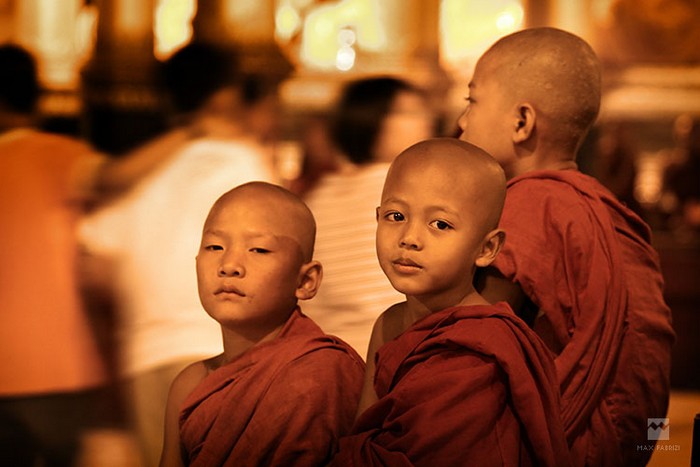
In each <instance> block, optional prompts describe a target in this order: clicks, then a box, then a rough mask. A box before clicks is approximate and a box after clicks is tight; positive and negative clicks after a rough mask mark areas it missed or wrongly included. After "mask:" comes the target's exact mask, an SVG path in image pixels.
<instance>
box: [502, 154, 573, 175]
mask: <svg viewBox="0 0 700 467" xmlns="http://www.w3.org/2000/svg"><path fill="white" fill-rule="evenodd" d="M537 170H578V164H576V160H575V159H574V156H572V155H570V154H556V155H555V154H550V155H548V156H547V157H530V158H527V159H522V160H520V161H518V163H516V164H515V165H514V167H513V170H511V171H509V173H508V178H515V177H517V176H518V175H522V174H525V173H527V172H534V171H537Z"/></svg>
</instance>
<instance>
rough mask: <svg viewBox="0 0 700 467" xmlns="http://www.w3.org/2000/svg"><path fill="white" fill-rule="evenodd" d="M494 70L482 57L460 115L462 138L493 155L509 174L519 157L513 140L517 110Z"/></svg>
mask: <svg viewBox="0 0 700 467" xmlns="http://www.w3.org/2000/svg"><path fill="white" fill-rule="evenodd" d="M494 73H495V72H494V71H493V70H491V67H490V65H489V64H488V62H484V60H483V59H482V60H480V61H479V63H477V66H476V69H475V70H474V75H473V77H472V80H471V82H470V83H469V96H468V98H467V107H466V109H465V110H464V113H462V115H461V116H460V118H459V127H460V128H461V129H462V135H461V136H460V138H459V139H461V140H463V141H467V142H470V143H472V144H474V145H476V146H479V147H480V148H482V149H484V150H485V151H486V152H488V153H489V154H491V155H492V156H493V158H494V159H496V160H497V161H498V163H499V164H501V167H503V169H504V170H505V172H506V174H507V175H509V176H510V175H512V173H511V172H512V171H511V170H509V169H510V166H511V165H512V164H513V163H514V162H515V160H516V159H515V153H514V147H513V140H512V137H513V131H514V129H515V128H514V126H513V125H514V124H515V119H514V118H513V115H515V113H514V112H515V110H516V109H515V108H514V107H513V105H512V104H513V102H512V101H511V100H510V99H508V97H507V94H506V93H505V92H504V90H503V89H501V87H500V86H499V85H498V83H497V81H496V80H495V79H494V76H493V75H494Z"/></svg>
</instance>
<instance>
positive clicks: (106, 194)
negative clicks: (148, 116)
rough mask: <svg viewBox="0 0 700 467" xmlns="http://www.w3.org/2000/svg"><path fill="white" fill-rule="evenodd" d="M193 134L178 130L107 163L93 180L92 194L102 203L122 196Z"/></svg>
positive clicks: (186, 129) (184, 129)
mask: <svg viewBox="0 0 700 467" xmlns="http://www.w3.org/2000/svg"><path fill="white" fill-rule="evenodd" d="M192 134H193V133H192V131H190V130H189V129H188V128H186V127H183V128H177V129H174V130H171V131H169V132H167V133H165V134H163V135H161V136H158V137H156V138H155V139H153V140H151V141H149V142H147V143H145V144H143V145H142V146H139V147H138V148H136V149H134V150H133V151H131V152H129V153H127V154H126V155H124V156H122V157H119V158H114V159H110V160H109V161H107V162H105V163H104V164H103V165H102V167H101V168H100V169H99V171H98V172H97V174H96V176H95V180H94V190H95V192H96V193H97V195H98V196H99V197H100V198H102V199H110V198H112V197H115V196H118V195H120V194H122V193H124V192H125V191H127V190H128V189H130V188H131V187H132V186H133V185H134V184H136V183H137V182H138V181H139V180H140V179H141V178H142V177H144V176H145V175H147V174H149V173H150V172H151V171H153V170H154V169H155V168H156V167H158V166H159V165H160V164H162V163H163V162H164V161H165V160H167V159H168V158H169V157H170V156H171V155H172V153H173V152H174V151H175V150H176V149H178V148H179V147H180V146H182V145H184V144H185V143H187V142H188V141H190V139H191V138H192Z"/></svg>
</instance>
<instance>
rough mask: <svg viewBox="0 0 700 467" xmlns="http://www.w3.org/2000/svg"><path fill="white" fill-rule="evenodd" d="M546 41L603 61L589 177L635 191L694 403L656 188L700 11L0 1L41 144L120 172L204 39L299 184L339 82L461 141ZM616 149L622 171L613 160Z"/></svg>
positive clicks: (691, 276)
mask: <svg viewBox="0 0 700 467" xmlns="http://www.w3.org/2000/svg"><path fill="white" fill-rule="evenodd" d="M544 25H548V26H556V27H559V28H562V29H566V30H568V31H571V32H574V33H576V34H578V35H580V36H582V37H583V38H585V39H586V40H588V41H589V42H590V43H591V44H592V45H593V47H594V49H595V50H596V52H597V53H598V55H599V56H600V58H601V60H602V63H603V66H604V83H603V84H604V95H603V101H602V108H601V114H600V116H599V119H598V122H597V124H596V126H595V128H594V129H593V131H592V132H591V135H590V136H589V138H588V140H587V141H586V143H585V144H584V147H583V149H582V151H581V154H580V160H579V163H580V168H581V170H583V171H584V172H587V173H590V174H593V175H595V176H596V177H598V178H600V179H601V180H602V181H603V182H604V183H605V184H608V186H609V187H613V186H614V187H617V186H622V185H624V184H625V183H627V184H626V185H624V186H626V188H624V189H626V190H627V193H625V195H627V196H629V199H630V203H632V204H633V206H634V207H635V209H636V210H637V211H638V212H639V214H641V215H642V217H643V218H644V219H645V220H647V221H648V222H649V224H650V225H651V226H652V228H653V230H654V242H655V243H654V244H655V246H656V248H657V250H658V251H659V254H660V257H661V262H662V266H663V271H664V275H665V280H666V298H667V301H668V303H669V305H670V306H671V308H672V310H673V319H674V327H675V329H676V332H677V334H678V338H677V342H676V345H675V348H674V363H673V369H672V386H673V388H674V390H676V391H679V394H693V393H695V394H697V391H700V340H699V338H698V336H699V335H700V235H699V233H700V222H699V223H697V224H695V225H694V226H693V225H686V224H684V223H683V222H682V220H679V219H680V217H679V210H680V209H682V207H680V206H678V203H677V202H676V201H674V200H673V199H672V198H669V197H668V196H667V195H666V193H665V187H664V186H663V172H664V170H665V168H666V167H667V166H668V165H669V164H671V163H673V162H676V158H677V156H678V150H679V147H680V146H681V144H682V138H684V137H687V128H688V126H689V125H691V124H692V123H693V122H696V120H698V119H700V47H698V44H700V2H699V1H697V0H571V1H569V0H540V1H538V0H521V1H518V0H492V1H489V2H484V1H478V0H325V1H324V0H200V1H199V2H197V1H196V0H61V1H55V0H0V43H2V42H15V43H19V44H21V45H23V46H25V47H26V48H28V49H29V50H31V51H32V52H33V53H34V54H35V56H36V57H37V59H38V63H39V70H40V78H41V83H42V86H43V90H44V92H43V97H42V99H41V104H40V113H41V121H42V125H43V127H44V128H45V129H48V130H50V131H56V132H60V133H67V134H72V135H76V136H79V137H82V138H85V139H86V140H88V141H89V142H90V143H91V144H93V145H94V146H95V147H96V148H97V149H99V150H101V151H104V152H106V153H108V154H110V155H112V156H113V157H119V155H120V154H123V153H124V152H126V151H128V150H129V149H131V148H133V147H135V146H136V145H138V144H140V143H142V142H144V141H146V140H147V139H148V138H150V137H152V136H154V135H155V134H157V133H158V132H160V131H162V130H163V129H164V127H165V125H166V121H167V114H166V112H165V110H164V105H163V98H162V92H161V90H160V89H159V88H158V85H157V83H156V79H155V69H156V66H157V64H158V62H159V61H162V60H165V59H166V58H167V57H169V56H170V54H172V53H173V52H174V51H175V50H177V48H178V47H180V46H182V45H184V44H186V43H187V42H188V41H191V40H193V38H198V39H200V40H204V41H209V42H212V43H217V44H223V45H234V46H236V47H238V49H239V50H240V52H241V54H242V63H243V67H244V69H246V70H248V71H260V72H265V73H267V74H270V75H276V76H278V77H279V79H280V80H281V82H282V85H281V87H280V97H281V99H282V104H283V124H282V127H281V130H280V134H279V135H278V136H279V138H280V141H281V142H283V143H284V144H280V145H279V147H280V148H284V153H283V154H282V152H281V155H280V157H285V158H287V159H288V160H287V162H288V167H290V168H289V170H290V173H291V174H292V175H290V176H293V173H294V171H295V170H298V167H299V166H300V163H301V161H300V160H299V159H300V157H301V150H300V149H299V137H300V132H301V131H302V129H303V128H304V125H305V123H306V122H308V121H309V119H312V118H316V117H319V116H323V115H324V114H325V113H327V112H328V111H329V110H330V108H331V106H332V104H333V99H334V97H335V95H336V92H337V91H338V90H339V89H340V86H341V85H342V83H344V82H345V81H347V80H350V79H353V78H356V77H359V76H364V75H372V74H391V75H398V76H401V77H403V78H407V79H409V80H412V81H415V82H417V83H418V84H421V85H423V86H425V87H426V88H427V89H428V90H429V91H430V95H431V99H432V102H433V104H434V106H435V110H436V111H437V112H438V113H439V115H440V116H441V119H440V122H441V128H440V130H441V132H442V133H443V134H444V135H452V134H455V132H456V131H457V126H456V119H457V117H458V115H459V113H460V112H461V111H462V110H463V106H464V97H465V95H466V92H467V83H468V80H469V76H470V74H471V71H472V69H473V66H474V64H475V61H476V59H477V58H478V57H479V56H480V55H481V53H482V52H483V51H484V50H485V49H486V48H487V47H488V46H489V45H490V44H491V43H493V42H494V41H495V40H496V39H497V38H499V37H501V36H503V35H505V34H508V33H510V32H512V31H515V30H518V29H521V28H523V27H529V26H544ZM696 124H697V123H696ZM684 131H685V133H684ZM684 135H685V136H684ZM696 137H697V135H696ZM606 144H607V146H606ZM695 144H696V147H697V146H698V142H696V143H695ZM610 145H612V146H614V147H616V148H617V149H618V151H617V152H616V153H615V156H612V155H610V156H609V157H619V158H620V159H619V160H616V161H615V162H611V161H610V160H608V159H606V156H605V154H611V153H610V152H605V151H606V148H608V149H609V148H610ZM695 157H700V156H699V155H698V154H697V153H696V154H695ZM697 180H698V183H700V174H698V179H697ZM625 181H626V182H625ZM611 189H612V188H611ZM678 400H680V401H681V402H679V404H681V405H679V406H674V405H673V403H672V410H673V409H677V410H680V411H681V413H684V414H685V415H687V416H688V417H691V418H692V414H694V413H696V412H700V402H698V401H700V398H697V397H695V398H692V397H691V398H690V399H678ZM686 411H688V413H686ZM691 412H692V414H691ZM670 417H671V423H674V418H673V417H674V415H670ZM680 422H681V420H680V419H679V420H677V425H678V426H679V427H680V425H681V423H680ZM688 423H690V422H688ZM673 426H674V427H675V426H676V425H675V424H674V425H673ZM678 430H681V428H678ZM679 436H680V435H679ZM682 454H683V455H685V456H686V457H683V458H678V459H687V458H688V457H687V456H689V453H688V452H685V453H682ZM668 455H669V456H670V455H671V454H668ZM656 457H658V456H656ZM656 457H655V458H654V459H653V460H652V463H654V462H655V460H656ZM666 459H667V460H669V459H671V457H668V456H667V457H666ZM669 462H671V463H669V464H668V465H673V462H675V460H673V461H671V460H669ZM656 465H662V464H660V463H657V464H656ZM675 465H679V464H675ZM682 465H687V464H682Z"/></svg>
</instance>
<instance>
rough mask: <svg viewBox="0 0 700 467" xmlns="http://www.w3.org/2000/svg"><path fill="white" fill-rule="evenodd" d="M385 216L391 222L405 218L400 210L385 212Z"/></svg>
mask: <svg viewBox="0 0 700 467" xmlns="http://www.w3.org/2000/svg"><path fill="white" fill-rule="evenodd" d="M386 218H387V219H388V220H390V221H392V222H401V221H403V220H404V219H405V218H404V216H403V214H401V213H400V212H396V211H392V212H389V213H387V214H386Z"/></svg>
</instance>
